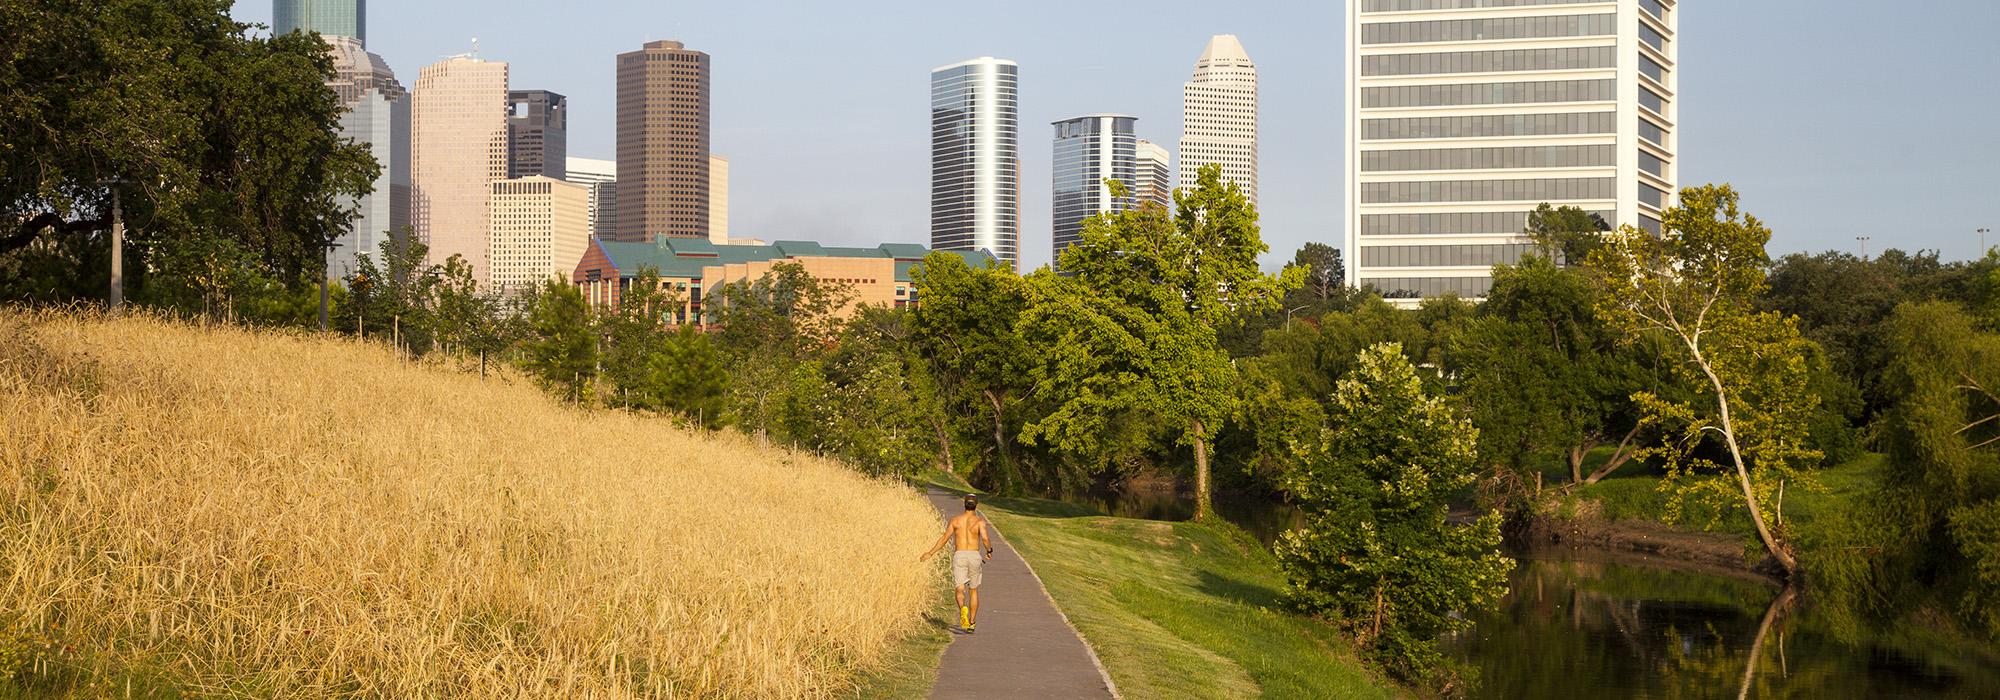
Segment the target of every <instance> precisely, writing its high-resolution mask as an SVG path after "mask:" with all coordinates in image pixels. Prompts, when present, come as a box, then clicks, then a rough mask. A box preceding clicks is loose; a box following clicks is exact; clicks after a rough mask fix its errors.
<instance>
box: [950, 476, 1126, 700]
mask: <svg viewBox="0 0 2000 700" xmlns="http://www.w3.org/2000/svg"><path fill="white" fill-rule="evenodd" d="M960 498H961V494H953V493H945V492H941V491H932V492H931V493H930V499H931V504H932V505H934V506H937V509H938V512H939V513H940V514H942V515H944V516H945V517H950V516H954V515H957V514H959V513H963V512H965V506H964V505H962V503H961V501H960V500H959V499H960ZM987 527H988V528H989V533H990V534H991V535H992V537H993V561H989V562H986V569H985V572H984V576H983V578H984V579H985V580H984V582H983V583H982V584H981V585H980V587H979V625H978V627H979V632H978V633H977V634H959V633H958V620H957V619H956V618H957V614H956V612H957V611H953V619H952V620H950V621H949V624H950V625H951V627H952V631H953V634H952V640H951V646H949V647H946V648H945V652H944V661H943V662H942V663H940V664H939V665H938V676H937V685H936V686H933V687H932V688H931V697H933V698H948V699H950V700H958V699H959V698H1110V697H1114V693H1113V691H1112V689H1111V685H1110V680H1109V678H1107V677H1106V676H1105V675H1104V672H1103V671H1102V670H1101V669H1100V668H1099V667H1098V663H1097V657H1096V655H1094V654H1093V653H1092V652H1091V650H1090V647H1088V646H1086V645H1084V643H1083V638H1082V637H1079V636H1078V635H1077V632H1076V630H1075V629H1073V628H1071V627H1070V625H1069V622H1068V621H1067V620H1065V619H1064V618H1063V616H1062V613H1061V612H1059V611H1057V610H1056V605H1055V601H1052V600H1050V599H1049V596H1048V593H1047V592H1045V591H1044V590H1043V589H1042V584H1041V581H1040V580H1039V579H1037V578H1035V574H1034V572H1033V571H1032V570H1030V569H1029V568H1028V565H1027V563H1026V562H1024V561H1022V560H1021V557H1020V555H1018V554H1015V553H1014V548H1013V547H1012V546H1010V545H1008V544H1007V541H1006V540H1004V539H1001V538H1000V536H999V534H1000V532H999V529H998V528H994V527H993V526H992V524H991V523H990V522H989V523H988V524H987ZM946 554H947V555H949V548H948V547H947V552H946Z"/></svg>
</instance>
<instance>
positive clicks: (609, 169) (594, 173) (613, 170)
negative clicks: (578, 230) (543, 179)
mask: <svg viewBox="0 0 2000 700" xmlns="http://www.w3.org/2000/svg"><path fill="white" fill-rule="evenodd" d="M563 161H564V162H565V163H566V164H567V165H565V166H564V168H563V170H564V172H563V179H564V180H568V181H570V182H574V183H577V184H579V185H589V186H590V235H591V236H592V237H594V238H602V239H605V240H611V239H612V236H615V235H617V232H618V164H617V163H614V162H612V161H608V160H600V159H597V158H578V157H576V156H570V157H568V158H564V159H563Z"/></svg>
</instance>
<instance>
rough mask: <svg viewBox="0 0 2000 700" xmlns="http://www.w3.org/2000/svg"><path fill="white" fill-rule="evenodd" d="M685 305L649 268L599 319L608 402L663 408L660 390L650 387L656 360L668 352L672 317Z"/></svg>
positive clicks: (641, 271) (644, 270)
mask: <svg viewBox="0 0 2000 700" xmlns="http://www.w3.org/2000/svg"><path fill="white" fill-rule="evenodd" d="M681 306H682V305H681V302H680V299H679V297H678V296H677V295H675V294H674V293H673V292H671V291H669V290H667V289H666V288H664V286H663V285H661V284H660V273H659V271H658V270H656V269H653V268H650V267H647V268H642V269H640V270H639V274H638V275H637V276H636V277H634V278H633V279H632V283H631V284H629V285H626V286H625V288H624V290H623V291H621V292H620V294H619V297H618V306H617V307H616V308H613V309H611V310H610V311H609V312H608V313H605V314H603V315H602V316H601V317H600V318H599V319H598V329H599V332H600V334H601V337H602V338H603V339H604V344H603V346H602V355H601V358H602V360H603V363H604V365H603V368H604V379H605V381H606V382H607V383H609V384H610V392H609V395H607V396H606V397H605V402H606V403H609V404H610V405H612V406H617V407H622V408H645V409H649V410H656V411H657V410H663V408H664V407H663V406H661V405H660V404H659V398H660V394H659V393H658V392H656V391H652V390H650V386H649V385H650V384H651V383H652V381H653V378H654V372H653V364H654V360H655V358H657V357H658V356H659V355H660V354H661V353H663V352H665V351H666V343H667V326H668V321H669V319H670V318H671V317H672V315H674V314H677V313H679V312H680V310H681Z"/></svg>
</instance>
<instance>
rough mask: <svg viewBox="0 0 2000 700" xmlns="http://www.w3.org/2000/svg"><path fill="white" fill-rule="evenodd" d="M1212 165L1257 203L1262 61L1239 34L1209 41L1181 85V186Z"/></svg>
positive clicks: (1186, 185)
mask: <svg viewBox="0 0 2000 700" xmlns="http://www.w3.org/2000/svg"><path fill="white" fill-rule="evenodd" d="M1210 164H1220V165H1221V166H1222V180H1223V181H1224V182H1230V181H1234V182H1235V183H1236V185H1237V186H1238V187H1241V188H1242V189H1243V195H1244V196H1245V197H1248V198H1249V199H1250V203H1251V204H1256V203H1257V64H1256V63H1253V62H1251V61H1250V54H1248V53H1246V52H1244V50H1243V42H1241V41H1237V40H1236V35H1234V34H1218V35H1216V36H1215V37H1214V38H1211V39H1209V40H1208V48H1205V49H1203V50H1202V52H1201V58H1200V59H1199V60H1196V61H1195V63H1194V77H1193V78H1192V79H1190V80H1188V82H1187V84H1186V85H1183V86H1182V87H1181V187H1183V188H1192V187H1194V184H1195V174H1196V173H1197V172H1199V171H1200V170H1201V167H1202V166H1204V165H1210Z"/></svg>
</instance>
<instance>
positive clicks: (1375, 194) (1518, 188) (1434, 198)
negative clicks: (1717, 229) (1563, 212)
mask: <svg viewBox="0 0 2000 700" xmlns="http://www.w3.org/2000/svg"><path fill="white" fill-rule="evenodd" d="M1616 196H1618V179H1617V178H1610V177H1558V178H1543V179H1538V180H1442V181H1436V182H1364V183H1362V184H1361V202H1362V203H1363V204H1414V203H1420V202H1558V201H1567V200H1576V199H1611V198H1614V197H1616Z"/></svg>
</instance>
